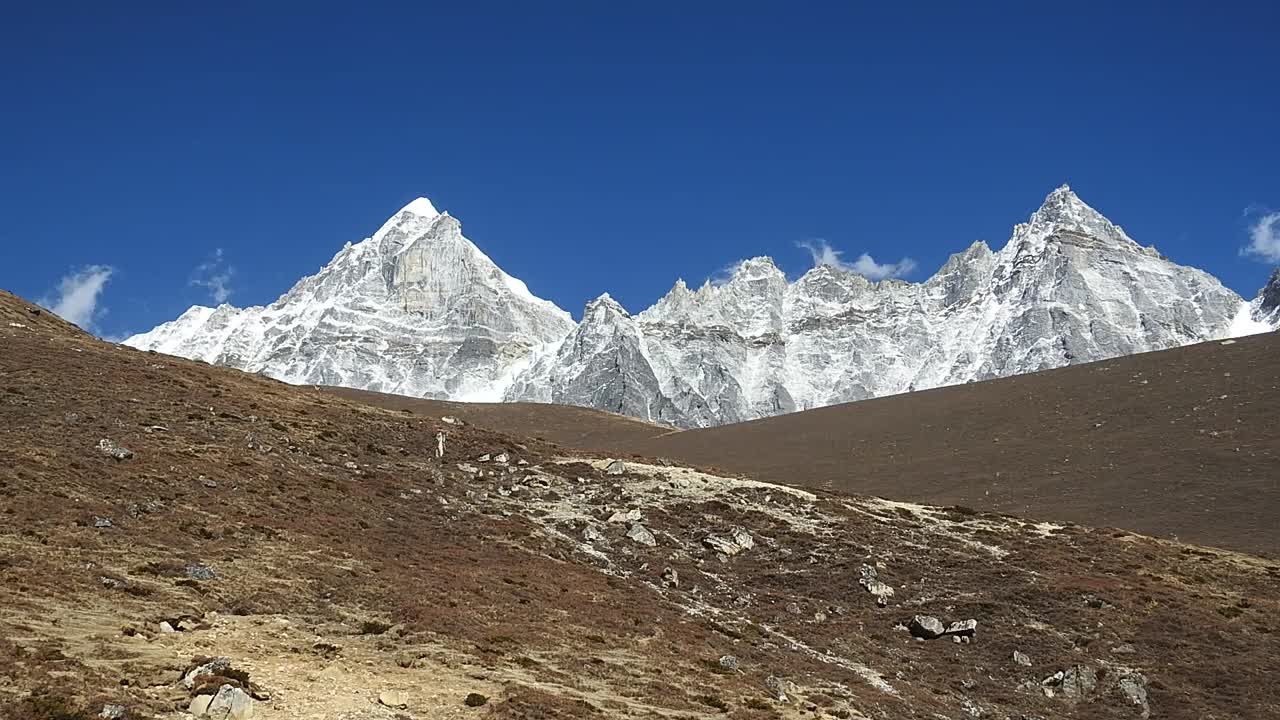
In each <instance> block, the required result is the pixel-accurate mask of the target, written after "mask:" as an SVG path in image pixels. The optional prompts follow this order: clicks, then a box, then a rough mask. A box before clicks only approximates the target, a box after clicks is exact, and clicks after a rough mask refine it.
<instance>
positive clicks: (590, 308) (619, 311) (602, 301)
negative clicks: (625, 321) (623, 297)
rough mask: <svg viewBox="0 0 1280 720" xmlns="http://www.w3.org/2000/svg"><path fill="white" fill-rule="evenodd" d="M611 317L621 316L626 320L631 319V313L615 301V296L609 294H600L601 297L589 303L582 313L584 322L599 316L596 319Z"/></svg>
mask: <svg viewBox="0 0 1280 720" xmlns="http://www.w3.org/2000/svg"><path fill="white" fill-rule="evenodd" d="M609 315H621V316H622V317H625V318H629V317H631V313H629V312H627V309H626V308H624V307H622V304H621V303H619V302H618V301H617V300H614V299H613V296H612V295H610V294H609V293H607V292H606V293H600V297H597V298H596V299H595V300H592V301H591V302H588V303H587V306H586V307H585V308H584V309H583V311H582V317H583V319H584V320H585V319H586V318H587V316H597V317H596V318H595V319H597V320H601V319H604V318H605V317H607V316H609Z"/></svg>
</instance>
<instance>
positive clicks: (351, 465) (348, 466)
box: [342, 460, 360, 470]
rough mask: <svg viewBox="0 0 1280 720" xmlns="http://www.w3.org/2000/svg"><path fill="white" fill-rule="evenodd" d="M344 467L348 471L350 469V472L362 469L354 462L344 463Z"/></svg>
mask: <svg viewBox="0 0 1280 720" xmlns="http://www.w3.org/2000/svg"><path fill="white" fill-rule="evenodd" d="M342 467H344V468H346V469H348V470H359V469H360V466H359V465H357V464H356V463H354V462H352V461H351V460H348V461H346V462H344V463H342Z"/></svg>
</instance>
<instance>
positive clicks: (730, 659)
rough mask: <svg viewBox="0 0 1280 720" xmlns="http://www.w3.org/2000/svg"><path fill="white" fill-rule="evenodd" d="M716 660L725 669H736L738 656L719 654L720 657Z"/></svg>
mask: <svg viewBox="0 0 1280 720" xmlns="http://www.w3.org/2000/svg"><path fill="white" fill-rule="evenodd" d="M717 662H719V663H720V667H722V668H724V669H725V670H737V669H738V658H736V657H734V656H733V655H721V656H720V659H719V660H718V661H717Z"/></svg>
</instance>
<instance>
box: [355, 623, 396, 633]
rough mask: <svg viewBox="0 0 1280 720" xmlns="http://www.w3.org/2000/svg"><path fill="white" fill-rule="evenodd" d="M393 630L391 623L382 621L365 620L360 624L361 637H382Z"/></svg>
mask: <svg viewBox="0 0 1280 720" xmlns="http://www.w3.org/2000/svg"><path fill="white" fill-rule="evenodd" d="M390 629H391V623H387V622H383V621H381V620H365V621H364V622H362V623H360V634H361V635H381V634H383V633H385V632H386V631H388V630H390Z"/></svg>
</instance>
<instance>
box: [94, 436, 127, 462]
mask: <svg viewBox="0 0 1280 720" xmlns="http://www.w3.org/2000/svg"><path fill="white" fill-rule="evenodd" d="M98 450H99V451H100V452H102V453H103V454H105V455H107V456H108V457H110V458H111V459H113V460H115V461H117V462H119V461H121V460H131V459H132V458H133V451H132V450H130V449H129V448H126V447H120V446H119V445H117V444H116V443H115V441H114V440H108V439H107V438H103V439H101V440H99V441H98Z"/></svg>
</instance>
